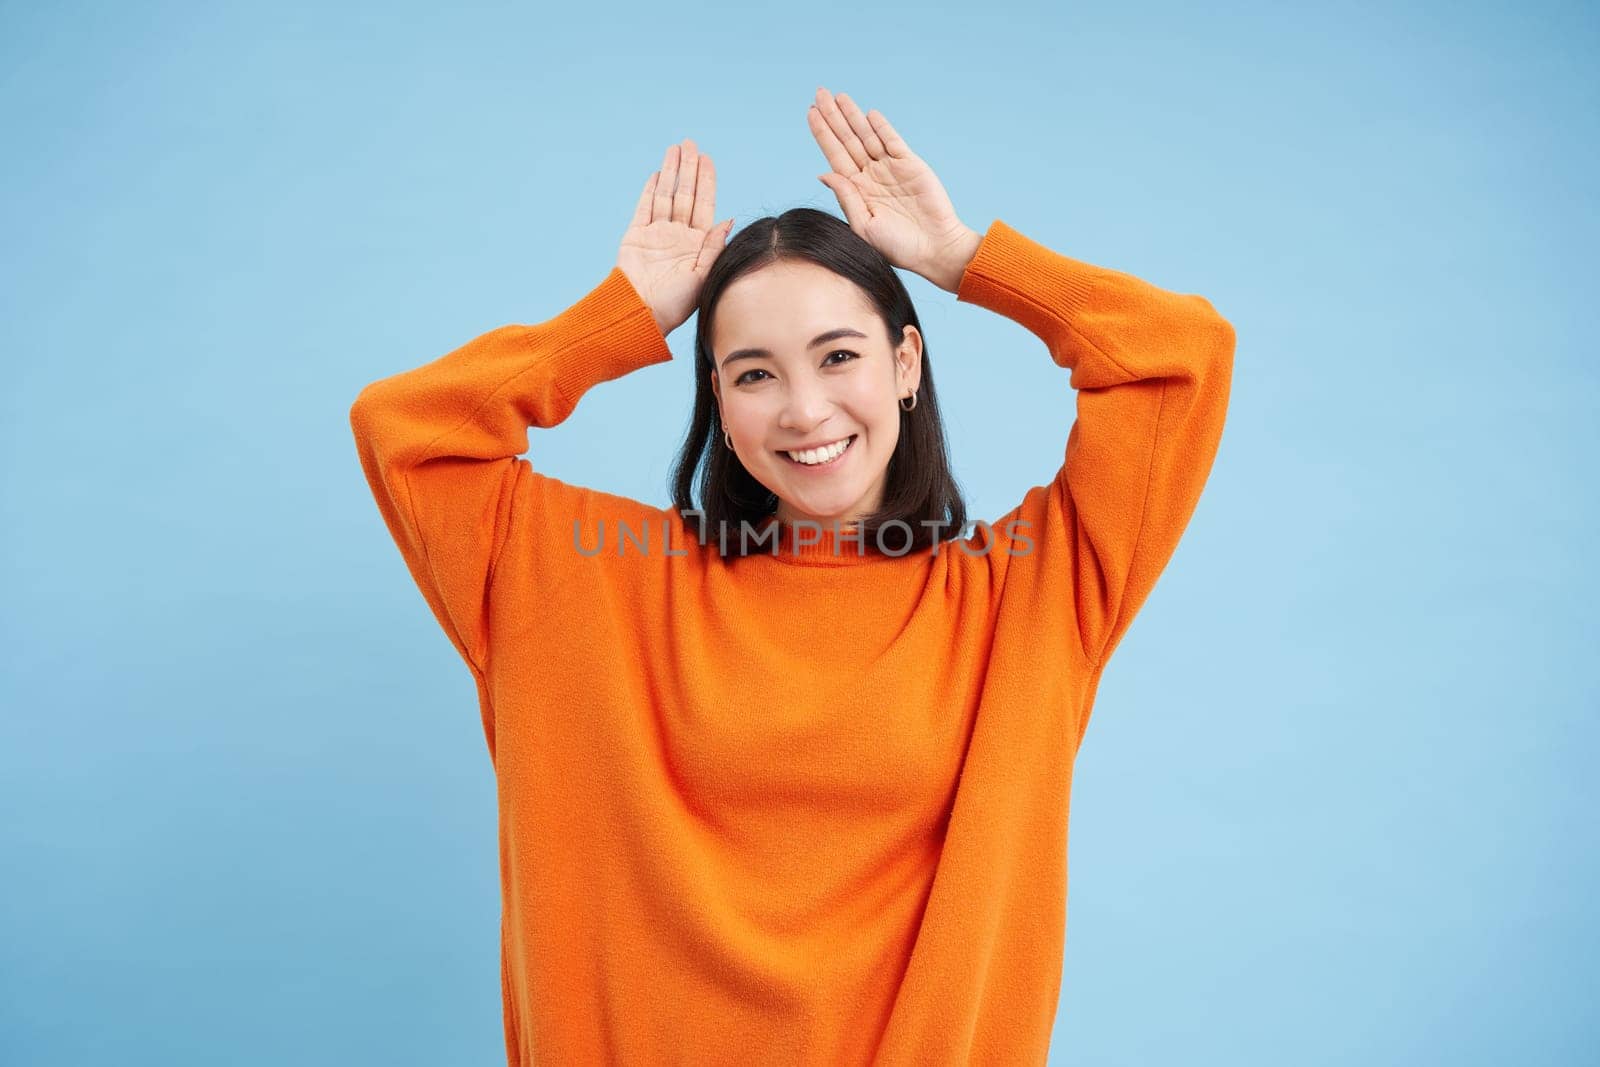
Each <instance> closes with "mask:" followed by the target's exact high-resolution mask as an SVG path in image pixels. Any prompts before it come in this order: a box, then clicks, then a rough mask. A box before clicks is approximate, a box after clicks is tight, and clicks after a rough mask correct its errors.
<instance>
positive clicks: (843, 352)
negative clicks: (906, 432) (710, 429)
mask: <svg viewBox="0 0 1600 1067" xmlns="http://www.w3.org/2000/svg"><path fill="white" fill-rule="evenodd" d="M834 356H848V357H849V359H841V360H840V361H839V362H838V363H834V364H831V365H832V366H835V367H837V366H839V365H840V364H841V363H848V362H850V360H851V359H860V358H861V357H860V355H858V354H857V353H855V352H852V351H850V350H849V349H848V348H840V349H835V350H834V351H832V352H829V353H828V359H832V358H833V357H834ZM828 359H825V360H823V361H822V362H823V364H824V365H825V366H826V365H829V364H828ZM766 373H767V372H766V371H764V370H747V371H745V372H744V373H743V374H741V375H739V377H737V378H735V379H734V380H733V384H734V385H751V384H754V383H755V382H759V381H760V380H761V379H760V378H752V377H750V375H752V374H766Z"/></svg>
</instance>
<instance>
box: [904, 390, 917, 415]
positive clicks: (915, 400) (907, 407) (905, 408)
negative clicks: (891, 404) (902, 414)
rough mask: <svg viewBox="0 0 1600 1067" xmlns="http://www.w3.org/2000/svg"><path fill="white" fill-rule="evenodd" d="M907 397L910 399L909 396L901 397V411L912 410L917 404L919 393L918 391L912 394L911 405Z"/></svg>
mask: <svg viewBox="0 0 1600 1067" xmlns="http://www.w3.org/2000/svg"><path fill="white" fill-rule="evenodd" d="M907 399H908V398H907V397H901V398H900V410H901V411H910V410H911V409H912V408H914V407H916V406H917V394H916V393H912V394H911V395H910V397H909V399H910V401H911V403H910V404H909V405H908V404H907V403H906V400H907Z"/></svg>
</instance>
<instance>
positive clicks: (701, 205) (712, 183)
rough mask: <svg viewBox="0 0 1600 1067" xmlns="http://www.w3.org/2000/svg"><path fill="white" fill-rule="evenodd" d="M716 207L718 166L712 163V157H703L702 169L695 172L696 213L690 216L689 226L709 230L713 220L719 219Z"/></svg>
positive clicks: (701, 160) (701, 159) (701, 158)
mask: <svg viewBox="0 0 1600 1067" xmlns="http://www.w3.org/2000/svg"><path fill="white" fill-rule="evenodd" d="M716 207H717V165H716V164H715V163H713V162H711V157H710V156H701V157H700V169H699V170H697V171H696V172H695V179H694V213H693V214H692V215H690V216H689V225H690V226H693V227H694V228H695V229H697V230H709V229H710V228H711V220H712V219H714V218H716V217H717V216H716Z"/></svg>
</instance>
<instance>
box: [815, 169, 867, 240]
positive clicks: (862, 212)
mask: <svg viewBox="0 0 1600 1067" xmlns="http://www.w3.org/2000/svg"><path fill="white" fill-rule="evenodd" d="M817 180H818V181H820V182H822V184H823V185H826V186H827V187H828V188H829V189H831V190H833V195H834V196H836V197H838V199H839V206H840V207H841V208H843V209H844V217H845V221H846V222H848V223H849V224H850V228H851V229H852V230H854V231H856V233H857V234H858V235H860V236H861V237H863V238H864V237H866V236H867V220H868V219H870V218H872V212H871V211H869V210H867V202H866V201H865V200H863V199H862V198H861V193H860V192H859V191H858V190H857V189H856V186H855V183H854V182H852V181H851V180H850V179H849V178H846V177H844V176H843V175H842V174H828V175H818V176H817Z"/></svg>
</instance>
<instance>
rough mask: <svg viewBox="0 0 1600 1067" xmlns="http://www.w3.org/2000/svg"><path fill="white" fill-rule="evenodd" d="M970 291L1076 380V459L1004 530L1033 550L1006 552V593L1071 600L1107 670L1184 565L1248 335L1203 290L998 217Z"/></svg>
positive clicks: (1072, 454) (1076, 625) (972, 267)
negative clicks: (1053, 241)
mask: <svg viewBox="0 0 1600 1067" xmlns="http://www.w3.org/2000/svg"><path fill="white" fill-rule="evenodd" d="M956 296H957V299H958V300H961V301H966V302H970V303H976V304H979V305H981V306H983V307H987V308H989V309H991V310H993V311H997V312H999V313H1001V314H1003V315H1005V316H1007V317H1008V318H1010V319H1013V320H1015V321H1016V322H1018V323H1020V324H1021V325H1023V326H1025V327H1027V328H1028V329H1029V330H1030V331H1031V332H1033V333H1034V334H1035V335H1037V336H1038V337H1039V338H1041V339H1042V340H1043V341H1044V342H1045V344H1046V346H1047V347H1048V348H1049V351H1050V357H1051V358H1052V359H1053V360H1054V361H1055V362H1056V364H1057V365H1059V366H1061V367H1063V368H1065V369H1066V370H1069V371H1071V372H1072V377H1071V379H1070V381H1071V385H1072V387H1073V389H1075V390H1076V391H1077V419H1076V420H1075V421H1074V422H1073V424H1072V428H1071V430H1070V431H1069V433H1068V435H1067V444H1066V455H1065V459H1064V462H1063V463H1062V465H1061V467H1060V469H1059V470H1058V472H1057V474H1056V477H1055V478H1054V479H1053V480H1052V481H1051V482H1050V483H1049V484H1048V485H1040V486H1035V487H1034V488H1033V489H1030V490H1029V491H1028V492H1027V494H1026V495H1025V497H1024V499H1023V501H1022V503H1021V504H1019V505H1018V506H1017V507H1016V508H1015V509H1013V510H1012V511H1011V512H1010V513H1008V514H1007V515H1006V516H1004V517H1003V518H1001V519H999V520H997V522H996V523H995V526H996V528H997V531H998V532H999V533H1000V534H1001V536H1002V537H1006V529H1005V528H1006V526H1007V524H1008V523H1010V522H1012V521H1013V520H1021V522H1022V525H1021V527H1020V528H1019V529H1018V533H1019V534H1020V535H1021V537H1025V538H1028V539H1029V540H1030V541H1031V545H1030V544H1028V543H1026V542H1022V541H1021V540H1020V539H1019V540H1018V541H1017V542H1016V543H1015V544H1009V543H1008V544H1007V546H1006V547H1005V549H1004V551H1005V552H1006V554H1007V555H1009V556H1011V557H1012V558H1010V559H1009V561H1008V563H1007V577H1006V579H1005V582H1006V586H1007V594H1006V595H1007V596H1008V597H1009V596H1012V595H1013V594H1017V595H1021V596H1022V597H1024V599H1027V600H1029V601H1034V602H1037V603H1040V604H1046V605H1049V608H1047V609H1046V611H1047V612H1048V611H1053V610H1055V609H1056V608H1057V607H1058V606H1059V605H1060V604H1062V603H1068V602H1070V604H1071V607H1072V610H1071V618H1070V619H1067V620H1063V622H1062V625H1064V626H1070V627H1071V628H1073V629H1076V631H1077V633H1078V637H1079V640H1080V642H1081V646H1082V652H1083V654H1084V656H1085V657H1086V658H1087V659H1088V661H1089V662H1090V663H1091V664H1093V665H1095V666H1101V665H1103V664H1104V663H1105V661H1106V659H1107V658H1108V657H1109V656H1110V655H1111V653H1112V651H1113V650H1114V649H1115V648H1116V646H1117V643H1118V642H1119V641H1120V640H1121V639H1122V636H1123V634H1124V633H1126V631H1127V629H1128V626H1129V624H1130V623H1131V622H1132V621H1133V617H1134V615H1135V614H1136V613H1137V612H1138V611H1139V608H1140V606H1141V605H1143V604H1144V601H1145V599H1146V598H1147V597H1148V596H1149V595H1150V592H1151V590H1152V588H1153V587H1154V586H1155V583H1156V579H1157V578H1158V577H1159V576H1160V575H1161V572H1162V570H1163V569H1164V568H1165V567H1166V565H1167V562H1168V560H1170V559H1171V557H1172V554H1173V552H1174V551H1175V550H1176V548H1177V546H1178V541H1179V539H1180V538H1181V537H1182V536H1183V532H1184V529H1185V527H1186V526H1187V525H1188V522H1189V519H1190V517H1191V516H1192V515H1193V513H1194V510H1195V507H1196V505H1197V504H1198V503H1199V500H1200V493H1201V490H1202V489H1203V488H1204V486H1205V483H1206V479H1207V478H1208V477H1209V475H1210V472H1211V466H1212V461H1213V460H1214V459H1215V457H1216V453H1217V448H1218V445H1219V443H1220V440H1221V437H1222V426H1223V420H1224V417H1225V416H1226V414H1227V408H1228V394H1229V389H1230V383H1231V381H1232V372H1233V351H1234V331H1233V326H1232V324H1230V323H1229V322H1228V320H1227V319H1225V318H1223V317H1222V316H1221V315H1220V314H1218V313H1217V310H1216V309H1215V308H1214V307H1212V306H1211V302H1210V301H1208V300H1207V299H1206V298H1205V297H1203V296H1198V295H1194V294H1190V293H1177V292H1172V291H1169V290H1166V289H1162V288H1159V287H1157V286H1155V285H1152V284H1150V283H1149V282H1146V281H1143V280H1142V279H1139V278H1136V277H1134V276H1133V275H1131V274H1126V273H1123V272H1122V271H1116V270H1111V269H1109V268H1106V267H1098V266H1095V265H1093V264H1090V263H1085V262H1083V261H1082V260H1077V259H1073V258H1071V257H1069V256H1064V255H1062V254H1060V253H1058V252H1055V251H1053V250H1051V249H1050V248H1047V247H1045V246H1044V245H1042V244H1039V243H1038V242H1036V241H1033V240H1031V239H1029V238H1027V237H1025V236H1024V235H1022V234H1021V233H1019V232H1018V231H1016V230H1014V229H1012V228H1011V227H1010V226H1007V225H1006V224H1005V223H1004V222H1001V221H1000V220H998V219H996V220H995V221H994V222H993V223H992V224H991V225H990V227H989V231H988V233H986V234H985V235H984V238H983V241H982V243H981V244H979V246H978V251H977V254H976V255H975V256H974V257H973V259H972V261H971V262H970V263H969V264H968V265H967V267H966V270H965V272H964V273H963V274H962V276H961V281H960V286H959V289H958V291H957V294H956ZM996 551H1001V549H996ZM1029 557H1031V558H1029ZM1016 587H1021V588H1016ZM1039 623H1040V625H1045V624H1046V623H1045V620H1044V619H1043V618H1041V619H1039Z"/></svg>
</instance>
